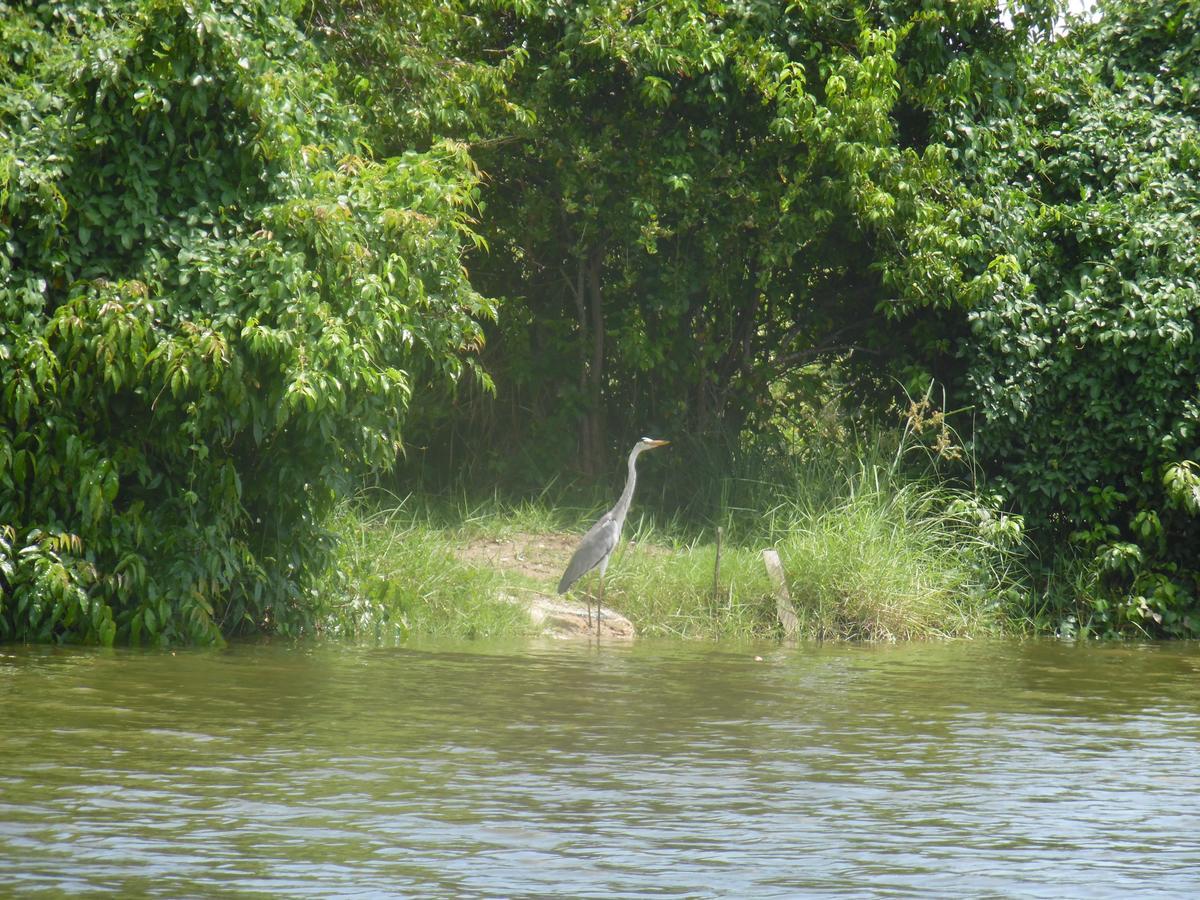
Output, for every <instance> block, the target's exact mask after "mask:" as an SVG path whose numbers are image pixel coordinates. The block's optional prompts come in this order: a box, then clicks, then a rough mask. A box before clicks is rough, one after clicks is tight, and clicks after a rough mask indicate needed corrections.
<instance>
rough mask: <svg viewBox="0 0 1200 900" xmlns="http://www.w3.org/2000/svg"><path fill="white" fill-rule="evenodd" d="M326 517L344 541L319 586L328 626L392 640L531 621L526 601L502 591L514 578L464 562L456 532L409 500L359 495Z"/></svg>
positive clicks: (492, 632)
mask: <svg viewBox="0 0 1200 900" xmlns="http://www.w3.org/2000/svg"><path fill="white" fill-rule="evenodd" d="M394 499H395V498H393V500H394ZM329 524H330V527H331V528H332V529H333V531H334V532H335V533H336V534H337V535H338V538H339V549H338V561H337V565H336V567H335V570H334V571H333V572H331V573H330V576H329V578H328V579H327V581H326V583H325V584H324V585H323V586H322V587H321V588H320V594H321V603H322V616H321V618H322V621H323V623H324V626H323V628H324V631H325V632H326V633H329V634H332V635H336V636H339V637H350V638H359V639H361V638H372V639H375V640H395V639H402V638H405V637H408V636H410V635H429V636H445V637H492V636H498V635H512V634H520V633H523V632H524V631H525V630H527V629H528V621H529V620H528V616H527V615H526V614H525V611H524V609H523V608H522V606H520V605H519V604H517V603H514V602H512V601H511V600H507V599H505V597H506V596H510V592H509V591H508V590H506V588H507V585H508V581H509V579H507V578H506V577H504V576H503V575H502V574H501V573H500V572H498V571H496V570H495V569H488V568H482V567H475V566H470V565H467V564H465V563H463V562H461V561H460V560H459V559H458V558H457V557H456V556H455V553H454V544H455V540H456V537H455V533H454V532H452V531H448V530H446V529H445V528H443V527H438V526H435V525H433V524H431V523H430V521H429V519H428V517H427V516H425V515H423V514H422V512H421V511H420V510H419V509H418V508H417V506H416V505H415V504H414V503H412V502H411V500H410V501H408V502H399V503H398V504H396V505H392V506H385V507H384V508H381V509H372V508H371V506H370V505H369V504H368V503H367V502H366V501H365V500H364V499H363V498H360V499H359V500H358V501H355V502H352V503H346V504H343V505H342V506H341V507H339V508H338V510H337V511H336V513H335V514H334V516H333V518H332V521H331V522H330V523H329Z"/></svg>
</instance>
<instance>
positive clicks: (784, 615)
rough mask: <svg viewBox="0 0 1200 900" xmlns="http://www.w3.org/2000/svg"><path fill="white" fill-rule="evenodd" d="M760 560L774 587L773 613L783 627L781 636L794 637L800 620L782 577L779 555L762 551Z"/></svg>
mask: <svg viewBox="0 0 1200 900" xmlns="http://www.w3.org/2000/svg"><path fill="white" fill-rule="evenodd" d="M762 558H763V564H764V565H766V567H767V575H769V576H770V578H771V583H772V584H773V585H774V586H775V613H776V615H778V616H779V624H780V625H782V626H783V635H784V637H789V638H790V637H795V636H796V633H797V632H798V631H799V630H800V618H799V617H798V616H797V615H796V607H794V606H792V597H791V594H789V593H788V589H787V579H786V578H785V577H784V575H783V563H781V562H780V561H779V554H778V553H776V552H775V551H774V550H764V551H763V552H762Z"/></svg>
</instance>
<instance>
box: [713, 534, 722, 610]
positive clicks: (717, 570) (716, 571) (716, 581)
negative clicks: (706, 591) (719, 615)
mask: <svg viewBox="0 0 1200 900" xmlns="http://www.w3.org/2000/svg"><path fill="white" fill-rule="evenodd" d="M722 530H723V529H722V528H721V526H720V525H718V526H717V561H716V564H715V565H714V566H713V597H714V598H716V597H717V596H718V595H719V594H720V593H721V532H722Z"/></svg>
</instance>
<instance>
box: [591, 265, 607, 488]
mask: <svg viewBox="0 0 1200 900" xmlns="http://www.w3.org/2000/svg"><path fill="white" fill-rule="evenodd" d="M603 262H604V250H603V248H601V247H592V248H591V252H590V253H589V254H588V260H587V267H588V273H587V274H588V279H587V296H588V303H589V305H590V308H591V309H590V312H591V320H592V321H591V326H592V358H591V363H590V365H589V366H588V378H589V381H590V384H589V385H588V394H587V397H588V411H587V418H588V419H589V420H590V421H589V424H588V434H589V436H590V437H591V446H590V447H589V449H588V455H589V457H590V459H591V462H592V471H591V474H593V475H595V474H596V473H597V472H599V471H600V469H601V468H602V466H603V465H604V450H605V445H606V443H607V438H608V435H607V434H606V428H605V421H604V420H605V416H604V392H603V387H604V305H603V298H602V296H601V293H600V270H601V266H602V264H603Z"/></svg>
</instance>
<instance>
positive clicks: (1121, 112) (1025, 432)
mask: <svg viewBox="0 0 1200 900" xmlns="http://www.w3.org/2000/svg"><path fill="white" fill-rule="evenodd" d="M1101 10H1102V12H1103V17H1102V19H1101V21H1100V23H1099V24H1098V25H1096V26H1091V27H1084V28H1081V29H1080V30H1079V31H1078V32H1077V33H1076V35H1075V37H1073V38H1072V39H1071V40H1068V41H1065V42H1062V43H1060V44H1057V45H1054V46H1052V47H1049V48H1047V49H1045V50H1044V51H1043V52H1042V53H1041V54H1040V55H1039V56H1038V57H1037V59H1036V60H1035V66H1034V69H1033V72H1032V75H1031V77H1030V83H1029V90H1028V93H1027V95H1026V97H1025V100H1024V103H1023V105H1022V106H1021V107H1020V108H1019V109H1017V110H1016V111H1015V112H1014V113H1013V114H1012V115H1010V116H1006V117H1000V118H998V119H996V120H994V121H991V122H988V123H986V127H978V128H976V130H975V132H974V133H973V134H974V138H973V140H972V142H971V143H970V145H969V146H968V147H966V148H964V152H963V155H962V158H963V159H964V160H970V165H971V166H972V168H971V169H970V171H969V172H968V175H967V177H968V181H969V182H971V183H972V193H973V194H974V195H975V196H977V197H979V198H981V203H980V205H979V207H978V213H979V215H978V222H977V224H978V231H979V234H980V235H981V236H982V238H983V243H984V245H985V246H986V247H987V248H988V252H989V253H990V254H991V255H992V257H993V261H992V263H991V266H990V271H989V273H988V277H989V278H991V279H992V283H993V287H994V291H993V292H992V293H991V296H990V297H989V298H988V299H987V300H986V302H983V303H981V304H980V305H979V306H978V307H977V308H976V309H975V310H974V311H973V312H972V313H971V315H970V324H971V328H972V336H971V339H970V344H969V347H968V348H967V350H966V354H965V355H966V357H967V359H968V361H969V363H970V371H969V374H968V384H967V393H968V394H969V395H971V396H973V397H974V398H975V402H976V403H977V409H978V411H979V427H978V430H977V439H978V441H977V443H978V449H979V452H980V456H981V459H982V460H984V461H985V462H986V463H988V464H989V465H990V466H991V468H992V469H993V471H994V472H995V473H996V474H997V475H998V480H997V482H996V483H997V486H998V488H999V489H1001V490H1003V491H1004V492H1005V493H1006V494H1007V495H1008V496H1009V497H1010V498H1012V500H1013V502H1014V503H1016V504H1018V505H1019V507H1020V508H1021V510H1022V511H1023V512H1024V513H1025V514H1026V517H1027V523H1028V525H1029V528H1030V531H1031V533H1032V534H1033V535H1035V536H1036V537H1037V538H1038V539H1039V540H1040V542H1041V543H1042V544H1043V546H1046V547H1050V548H1055V549H1054V550H1053V551H1052V552H1053V553H1055V554H1060V555H1061V553H1062V552H1063V545H1064V544H1069V545H1073V547H1074V549H1075V550H1076V551H1078V552H1080V553H1082V554H1083V559H1084V563H1083V565H1084V566H1085V567H1086V568H1087V569H1089V570H1090V577H1084V578H1083V580H1084V581H1085V582H1087V583H1089V584H1093V586H1094V589H1089V591H1088V595H1089V596H1090V597H1091V598H1092V599H1091V601H1090V604H1089V605H1090V609H1089V610H1088V611H1087V612H1088V613H1089V614H1090V616H1091V618H1092V620H1093V621H1092V625H1093V627H1097V628H1099V630H1101V631H1120V630H1126V629H1137V630H1141V631H1146V632H1150V633H1165V634H1171V635H1193V636H1194V635H1196V634H1197V633H1200V567H1198V566H1197V563H1196V559H1195V548H1196V547H1197V546H1200V520H1198V519H1197V512H1198V511H1200V503H1198V502H1197V498H1198V497H1200V478H1198V477H1197V469H1196V463H1197V461H1198V460H1200V395H1198V394H1197V390H1196V385H1197V380H1198V379H1200V341H1198V340H1197V329H1198V326H1200V312H1198V311H1200V222H1198V220H1197V217H1196V209H1197V207H1198V206H1200V179H1198V177H1197V173H1198V171H1200V169H1198V165H1197V164H1198V163H1200V118H1198V117H1197V114H1196V110H1197V106H1196V102H1195V98H1196V85H1195V83H1194V73H1195V72H1196V67H1197V63H1198V62H1200V59H1198V57H1197V54H1198V53H1200V44H1198V43H1197V41H1196V40H1195V38H1194V35H1195V34H1196V33H1197V29H1198V28H1200V13H1198V12H1197V10H1196V7H1195V5H1194V4H1190V3H1182V2H1178V0H1156V2H1153V3H1143V2H1136V3H1133V2H1125V0H1120V2H1118V0H1113V2H1108V3H1102V4H1101ZM1079 578H1080V576H1079V575H1078V574H1076V575H1073V576H1071V577H1070V578H1068V580H1067V582H1066V584H1067V587H1068V588H1069V590H1068V592H1067V593H1066V594H1065V595H1063V596H1062V597H1061V598H1060V599H1059V601H1058V603H1059V605H1060V607H1061V608H1060V614H1061V615H1073V614H1075V612H1076V610H1075V599H1076V598H1075V597H1074V596H1073V588H1070V586H1071V585H1073V584H1075V583H1077V582H1078V580H1079Z"/></svg>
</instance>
